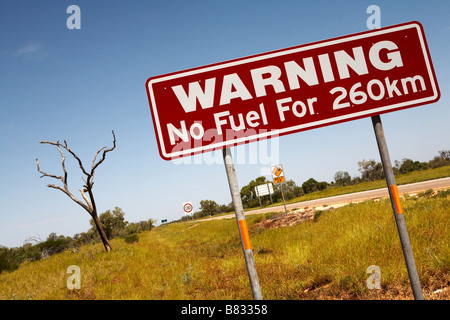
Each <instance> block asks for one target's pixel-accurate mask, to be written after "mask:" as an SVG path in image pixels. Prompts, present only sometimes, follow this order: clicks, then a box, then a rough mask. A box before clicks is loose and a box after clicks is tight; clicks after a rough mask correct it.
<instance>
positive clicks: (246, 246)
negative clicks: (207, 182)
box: [223, 148, 263, 300]
mask: <svg viewBox="0 0 450 320" xmlns="http://www.w3.org/2000/svg"><path fill="white" fill-rule="evenodd" d="M223 162H224V164H225V170H226V172H227V178H228V184H229V186H230V193H231V198H232V199H233V205H234V211H235V213H236V221H237V224H238V229H239V235H240V237H241V243H242V250H243V251H244V258H245V264H246V265H247V272H248V278H249V280H250V286H251V288H252V294H253V299H254V300H262V299H263V297H262V293H261V288H260V287H259V280H258V273H257V272H256V265H255V259H254V257H253V250H252V246H251V244H250V237H249V235H248V228H247V222H246V221H245V215H244V208H243V207H242V199H241V193H240V190H239V186H238V182H237V177H236V171H235V169H234V164H233V158H232V156H231V151H230V148H225V149H223Z"/></svg>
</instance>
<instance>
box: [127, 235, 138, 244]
mask: <svg viewBox="0 0 450 320" xmlns="http://www.w3.org/2000/svg"><path fill="white" fill-rule="evenodd" d="M138 241H139V236H138V234H137V233H132V234H130V235H128V236H126V237H125V242H126V243H133V242H138Z"/></svg>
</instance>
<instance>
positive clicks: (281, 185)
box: [280, 183, 287, 214]
mask: <svg viewBox="0 0 450 320" xmlns="http://www.w3.org/2000/svg"><path fill="white" fill-rule="evenodd" d="M280 190H281V198H283V205H284V213H285V214H287V209H286V201H284V193H283V183H280Z"/></svg>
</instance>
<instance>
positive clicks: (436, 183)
mask: <svg viewBox="0 0 450 320" xmlns="http://www.w3.org/2000/svg"><path fill="white" fill-rule="evenodd" d="M444 188H450V177H447V178H441V179H435V180H428V181H422V182H416V183H411V184H405V185H399V186H398V192H399V194H400V195H402V194H405V193H408V194H411V193H416V192H421V191H425V190H428V189H434V190H438V189H444ZM388 197H389V193H388V190H387V188H382V189H375V190H369V191H362V192H356V193H350V194H343V195H339V196H333V197H328V198H322V199H316V200H309V201H302V202H296V203H290V204H287V205H286V208H287V210H288V211H289V210H291V209H294V208H297V209H301V208H305V207H319V206H323V205H327V206H331V205H337V204H342V203H351V202H358V201H365V200H371V199H377V198H388ZM278 211H279V212H283V211H284V206H283V205H280V206H276V207H268V208H263V209H257V210H252V211H247V212H245V215H250V214H258V213H265V212H278ZM233 217H235V215H234V213H232V214H227V215H223V216H218V217H212V218H208V219H200V220H197V221H198V222H200V221H208V220H218V219H227V218H233Z"/></svg>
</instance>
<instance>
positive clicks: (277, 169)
mask: <svg viewBox="0 0 450 320" xmlns="http://www.w3.org/2000/svg"><path fill="white" fill-rule="evenodd" d="M270 171H272V178H273V182H274V183H275V184H278V183H282V182H284V181H285V179H284V171H283V166H282V165H281V164H279V165H276V166H272V167H270Z"/></svg>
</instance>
